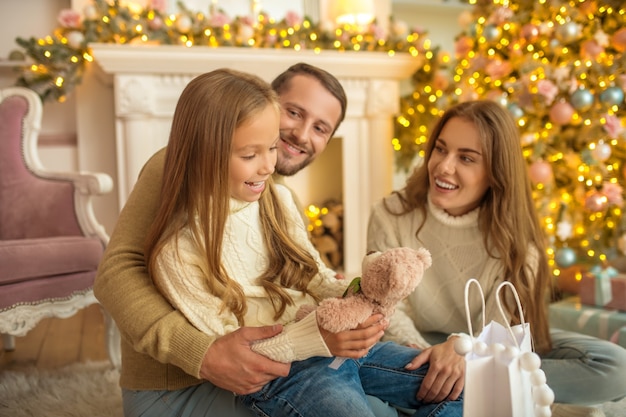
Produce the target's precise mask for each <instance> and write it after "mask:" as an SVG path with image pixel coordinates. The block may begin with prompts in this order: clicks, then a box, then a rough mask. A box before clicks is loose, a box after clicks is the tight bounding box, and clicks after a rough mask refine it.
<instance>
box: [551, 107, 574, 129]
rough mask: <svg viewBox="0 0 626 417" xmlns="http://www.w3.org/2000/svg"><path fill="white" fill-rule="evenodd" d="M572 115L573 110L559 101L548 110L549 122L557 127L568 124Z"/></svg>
mask: <svg viewBox="0 0 626 417" xmlns="http://www.w3.org/2000/svg"><path fill="white" fill-rule="evenodd" d="M573 115H574V108H573V107H572V105H571V104H569V103H568V102H565V101H560V102H558V103H556V104H555V105H554V106H552V108H550V121H552V123H554V124H556V125H559V126H563V125H566V124H568V123H570V122H571V121H572V116H573Z"/></svg>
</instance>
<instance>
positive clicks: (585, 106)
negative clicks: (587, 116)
mask: <svg viewBox="0 0 626 417" xmlns="http://www.w3.org/2000/svg"><path fill="white" fill-rule="evenodd" d="M593 98H594V97H593V93H592V92H591V91H589V90H587V89H585V88H579V89H578V90H576V91H574V93H573V94H572V97H571V98H570V102H571V103H572V106H574V108H575V109H576V110H580V111H585V110H589V109H590V108H591V106H593Z"/></svg>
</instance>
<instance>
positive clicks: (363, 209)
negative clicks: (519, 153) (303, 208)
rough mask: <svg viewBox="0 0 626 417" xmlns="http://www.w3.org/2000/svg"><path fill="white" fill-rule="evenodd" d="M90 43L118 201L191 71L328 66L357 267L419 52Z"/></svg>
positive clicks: (349, 243) (347, 259)
mask: <svg viewBox="0 0 626 417" xmlns="http://www.w3.org/2000/svg"><path fill="white" fill-rule="evenodd" d="M90 46H91V49H92V53H93V56H94V58H95V61H96V62H97V63H98V65H99V66H100V67H101V68H102V69H103V70H104V71H105V72H107V73H109V74H112V75H113V82H114V106H115V124H116V150H115V152H116V163H117V177H118V187H117V188H118V198H119V207H120V208H121V207H122V206H123V205H124V204H125V202H126V199H127V197H128V194H129V193H130V191H131V189H132V187H133V185H134V183H135V179H136V178H137V175H138V173H139V171H140V169H141V167H142V166H143V164H144V163H145V162H146V160H147V159H148V158H149V157H150V156H151V155H152V154H153V153H154V152H156V151H157V150H158V149H160V148H161V147H163V146H165V145H166V144H167V140H168V136H169V130H170V124H171V118H172V115H173V113H174V109H175V106H176V102H177V100H178V97H179V95H180V93H181V92H182V90H183V88H184V87H185V85H187V83H188V82H189V81H190V80H191V79H192V78H194V77H195V76H197V75H199V74H201V73H204V72H208V71H211V70H213V69H217V68H222V67H230V68H233V69H237V70H241V71H246V72H251V73H254V74H257V75H259V76H260V77H261V78H263V79H265V80H267V81H268V82H269V81H271V80H272V79H273V78H274V77H276V76H277V75H278V74H279V73H281V72H282V71H284V70H285V69H286V68H287V67H288V66H290V65H292V64H294V63H297V62H308V63H310V64H312V65H316V66H318V67H321V68H323V69H325V70H327V71H329V72H330V73H332V74H334V75H335V76H336V77H337V78H338V79H339V81H340V82H341V84H342V85H343V87H344V89H345V90H346V93H347V95H348V108H347V112H346V119H345V120H344V122H343V123H342V125H341V126H340V128H339V130H338V131H337V133H336V136H337V137H341V150H342V151H341V154H342V155H341V164H342V166H343V170H342V172H337V177H338V181H339V180H341V181H342V184H343V196H342V197H343V201H342V202H343V206H344V213H345V216H344V225H343V227H344V270H345V273H346V274H348V275H354V274H358V273H359V272H360V268H361V259H362V257H363V255H364V253H365V242H366V232H367V230H366V228H367V219H368V217H369V211H370V207H371V204H372V203H373V202H374V201H376V200H378V199H379V198H381V197H382V196H384V195H385V194H387V193H388V192H390V191H391V188H392V178H393V154H392V148H391V144H390V141H391V138H392V136H393V117H394V116H395V115H396V114H397V112H398V110H399V90H400V82H401V81H403V80H405V79H407V78H409V77H410V76H411V75H412V74H413V72H415V70H417V68H418V67H419V66H420V61H421V60H420V59H418V58H415V57H412V56H410V55H409V54H403V53H397V54H395V55H393V56H390V55H389V54H387V53H385V52H340V51H326V50H323V51H318V52H316V51H306V50H305V51H293V50H287V49H264V48H249V49H248V48H241V47H233V48H230V47H220V48H211V47H203V46H193V47H189V48H188V47H183V46H174V45H114V44H97V43H96V44H91V45H90ZM305 171H307V170H303V171H302V173H304V172H305ZM298 175H300V174H298ZM339 178H340V179H339ZM311 183H312V184H315V182H314V181H312V182H311ZM314 186H315V185H314ZM317 186H319V187H323V186H324V185H323V184H318V185H317ZM303 201H304V202H307V201H306V200H305V199H303ZM307 203H308V202H307Z"/></svg>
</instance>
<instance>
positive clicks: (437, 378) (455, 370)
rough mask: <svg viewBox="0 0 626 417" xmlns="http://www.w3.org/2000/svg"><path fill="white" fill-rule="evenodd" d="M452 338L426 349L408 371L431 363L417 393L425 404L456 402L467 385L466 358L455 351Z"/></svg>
mask: <svg viewBox="0 0 626 417" xmlns="http://www.w3.org/2000/svg"><path fill="white" fill-rule="evenodd" d="M455 340H456V337H452V338H450V339H449V340H447V341H446V342H444V343H441V344H439V345H435V346H431V347H429V348H426V349H424V350H423V351H422V352H421V353H420V354H419V355H417V356H416V357H415V358H414V359H413V360H412V361H411V362H409V364H408V365H407V366H406V369H410V370H415V369H417V368H419V367H420V366H422V365H425V364H426V363H429V367H428V372H427V373H426V377H425V378H424V381H423V382H422V386H421V387H420V390H419V391H418V392H417V399H418V400H420V401H422V402H425V403H437V402H441V401H444V400H456V399H457V398H459V395H461V392H462V391H463V386H464V385H465V358H463V356H461V355H459V354H458V353H456V352H455V351H454V341H455Z"/></svg>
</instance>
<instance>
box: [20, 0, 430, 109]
mask: <svg viewBox="0 0 626 417" xmlns="http://www.w3.org/2000/svg"><path fill="white" fill-rule="evenodd" d="M177 4H178V8H179V10H180V11H179V13H177V14H171V15H168V14H166V13H165V12H164V9H165V2H164V1H163V0H152V1H151V2H150V3H149V5H147V6H146V7H142V6H138V5H135V4H133V3H128V4H126V5H122V4H120V2H119V1H118V0H114V1H113V2H108V1H106V0H94V2H93V3H92V4H89V5H87V6H86V7H85V8H84V10H83V14H82V15H81V14H79V13H78V12H76V11H73V10H69V9H67V10H62V11H61V12H60V14H59V17H58V21H59V25H60V26H59V27H58V28H56V29H55V30H54V33H53V34H51V35H49V36H46V37H45V38H42V39H36V38H29V39H24V38H17V39H16V42H17V43H18V45H20V46H21V47H22V48H23V49H24V53H25V55H26V56H27V57H28V59H27V62H28V64H27V65H24V66H23V67H22V68H21V69H20V70H21V73H20V75H19V77H18V80H17V85H21V86H25V87H28V88H30V89H32V90H34V91H35V92H37V94H39V96H40V97H41V99H42V100H44V101H45V100H48V99H55V100H58V101H64V100H65V97H66V96H67V95H68V94H69V93H70V92H71V91H72V90H73V89H74V87H76V85H78V84H79V83H80V82H81V78H82V76H83V73H84V70H85V66H86V65H87V63H89V62H92V61H93V56H92V55H91V52H90V49H89V44H90V43H92V42H99V43H114V44H156V45H181V46H186V47H191V46H194V45H204V46H211V47H223V46H230V47H242V48H275V49H281V48H282V49H293V50H296V51H300V50H305V49H306V50H314V51H318V52H319V51H321V50H337V51H385V52H387V53H388V54H389V55H391V56H393V55H394V54H395V53H396V52H403V53H409V54H411V55H412V56H414V57H416V58H418V57H419V58H420V59H421V66H420V69H419V71H423V72H426V73H429V72H430V71H431V65H430V63H431V61H433V60H434V59H433V58H435V55H436V50H432V49H431V45H430V40H429V39H428V38H427V37H426V33H425V32H424V31H423V30H419V29H413V30H409V28H408V26H407V25H406V24H405V23H403V22H400V21H394V20H391V21H390V29H389V34H387V35H385V34H384V33H383V31H382V29H381V27H380V26H379V25H377V24H376V23H375V22H374V23H372V24H370V25H369V26H368V27H367V28H365V29H364V30H363V29H361V30H359V29H360V28H356V27H354V26H348V25H346V26H337V27H334V26H332V25H329V24H319V23H314V22H312V21H311V20H310V19H308V18H306V17H305V18H303V17H301V16H299V15H298V14H296V13H294V12H288V13H287V14H286V16H285V18H284V19H282V20H280V21H275V20H274V19H272V18H271V17H270V16H268V15H267V14H266V13H263V12H261V13H259V15H258V16H256V18H253V17H251V16H243V17H235V18H230V17H229V16H227V15H226V14H225V13H224V12H223V11H221V10H208V11H207V13H203V12H197V11H191V10H189V9H187V8H186V7H185V6H184V5H183V4H182V3H181V2H179V3H177ZM11 58H17V59H24V58H25V56H24V54H22V53H21V52H13V53H12V54H11Z"/></svg>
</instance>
